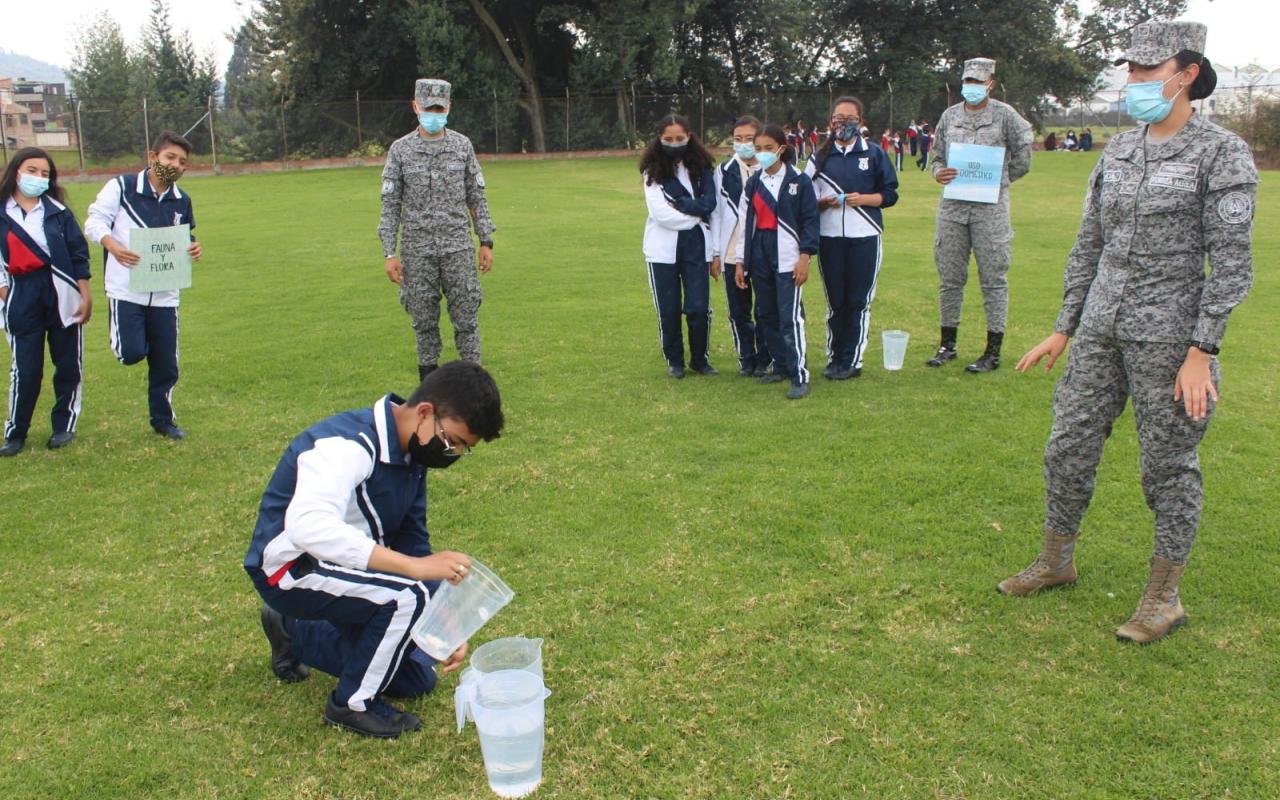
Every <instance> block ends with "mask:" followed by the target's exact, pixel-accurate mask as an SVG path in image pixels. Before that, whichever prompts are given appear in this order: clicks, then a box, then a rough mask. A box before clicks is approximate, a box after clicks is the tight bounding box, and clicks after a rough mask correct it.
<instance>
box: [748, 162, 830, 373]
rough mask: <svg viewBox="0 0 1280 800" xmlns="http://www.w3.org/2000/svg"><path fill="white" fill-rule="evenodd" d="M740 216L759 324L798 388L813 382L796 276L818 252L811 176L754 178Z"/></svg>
mask: <svg viewBox="0 0 1280 800" xmlns="http://www.w3.org/2000/svg"><path fill="white" fill-rule="evenodd" d="M739 213H740V214H741V215H742V216H743V218H744V219H745V220H746V227H745V230H744V241H743V247H742V249H743V261H742V264H743V266H744V267H745V270H746V273H747V274H748V275H750V276H751V284H752V287H753V288H754V289H755V292H756V322H757V324H758V325H760V326H762V327H763V328H764V329H765V341H766V342H768V346H769V353H770V355H772V356H773V364H774V369H775V370H777V371H779V372H780V373H781V374H783V375H785V376H786V377H789V378H790V379H791V381H792V383H796V384H800V383H808V382H809V371H808V369H806V368H805V352H806V343H805V335H804V303H803V296H802V293H801V287H799V286H796V285H795V282H794V279H793V276H792V273H793V272H794V271H795V268H796V264H798V263H799V261H800V255H801V254H802V253H805V254H808V255H814V254H816V253H817V252H818V201H817V198H816V196H815V195H814V191H813V183H812V181H810V180H809V176H807V175H802V174H800V173H799V172H797V171H796V169H795V167H793V166H791V165H789V164H786V165H784V166H783V168H782V169H780V170H779V171H778V172H777V173H776V174H774V175H769V174H768V173H767V172H765V171H764V170H761V171H759V172H757V173H756V174H754V175H752V176H751V178H750V179H749V180H748V181H747V185H746V187H745V188H744V190H743V193H742V204H741V206H740V210H739Z"/></svg>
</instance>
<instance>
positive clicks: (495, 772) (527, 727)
mask: <svg viewBox="0 0 1280 800" xmlns="http://www.w3.org/2000/svg"><path fill="white" fill-rule="evenodd" d="M472 685H473V686H474V687H475V689H474V692H475V694H474V696H473V697H472V698H471V700H470V704H471V714H472V716H473V717H474V718H475V722H476V730H477V731H478V732H479V733H480V751H481V752H482V753H483V754H484V768H485V772H487V773H488V775H489V788H491V789H493V791H494V794H496V795H498V796H499V797H524V796H525V795H527V794H529V793H531V792H532V791H533V790H534V789H537V788H538V784H540V783H542V749H543V744H544V742H545V722H546V716H545V709H544V706H543V702H544V701H545V700H546V698H547V697H549V696H550V695H551V692H550V691H548V690H547V688H546V686H544V685H543V683H542V678H540V677H539V676H538V675H535V674H534V673H532V672H529V671H527V670H522V669H504V670H498V671H497V672H490V673H487V674H484V675H481V676H480V677H479V678H477V679H476V680H475V681H474V683H473V684H472Z"/></svg>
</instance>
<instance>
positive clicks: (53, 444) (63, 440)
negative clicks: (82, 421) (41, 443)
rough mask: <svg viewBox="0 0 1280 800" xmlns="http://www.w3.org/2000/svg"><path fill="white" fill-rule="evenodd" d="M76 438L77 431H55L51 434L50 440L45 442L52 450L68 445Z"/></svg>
mask: <svg viewBox="0 0 1280 800" xmlns="http://www.w3.org/2000/svg"><path fill="white" fill-rule="evenodd" d="M75 440H76V434H75V431H63V432H62V433H55V434H54V435H52V436H50V437H49V441H48V442H46V443H45V446H46V447H48V448H49V449H50V450H57V449H58V448H59V447H66V446H67V445H69V444H71V443H72V442H74V441H75Z"/></svg>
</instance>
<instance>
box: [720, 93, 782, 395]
mask: <svg viewBox="0 0 1280 800" xmlns="http://www.w3.org/2000/svg"><path fill="white" fill-rule="evenodd" d="M762 127H763V126H762V125H761V124H760V120H758V119H756V118H755V117H752V116H744V117H739V118H738V119H737V120H736V121H734V123H733V155H732V156H730V157H729V158H726V159H725V160H724V163H723V164H721V165H720V166H719V167H717V168H716V173H715V177H716V198H717V200H716V210H715V211H714V212H712V214H711V228H712V231H713V234H714V235H713V237H712V238H713V239H714V241H715V250H714V254H715V255H714V257H713V258H712V259H711V269H712V272H713V273H717V272H720V271H721V269H722V267H723V265H725V264H729V265H733V264H737V263H738V262H739V261H741V260H742V257H741V253H742V240H743V218H742V217H741V216H740V214H739V212H740V210H741V208H740V207H741V203H742V190H743V188H744V187H745V186H746V185H747V180H748V179H749V178H750V177H751V176H752V175H753V174H755V172H756V170H758V169H759V168H760V162H759V161H757V160H756V145H755V139H756V134H758V133H760V129H761V128H762ZM724 290H725V295H726V299H727V300H728V307H729V332H730V333H731V334H733V347H734V350H735V351H736V352H737V353H738V374H739V375H741V376H743V377H752V376H754V377H757V378H758V377H760V376H761V375H763V374H765V372H767V371H768V370H769V363H770V358H769V347H768V345H766V344H765V341H764V331H763V330H761V329H760V326H759V325H756V324H755V323H754V322H752V314H753V309H752V302H751V301H752V294H751V286H750V285H748V286H747V287H746V288H745V289H743V288H739V287H738V284H737V282H736V281H734V280H732V278H729V279H726V280H725V282H724Z"/></svg>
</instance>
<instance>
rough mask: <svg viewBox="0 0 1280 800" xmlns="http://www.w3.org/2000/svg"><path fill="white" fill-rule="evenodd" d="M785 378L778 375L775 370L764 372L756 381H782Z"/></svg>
mask: <svg viewBox="0 0 1280 800" xmlns="http://www.w3.org/2000/svg"><path fill="white" fill-rule="evenodd" d="M785 380H786V376H783V375H779V374H778V373H776V372H766V373H765V374H763V375H761V376H760V377H759V378H756V383H782V382H783V381H785Z"/></svg>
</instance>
